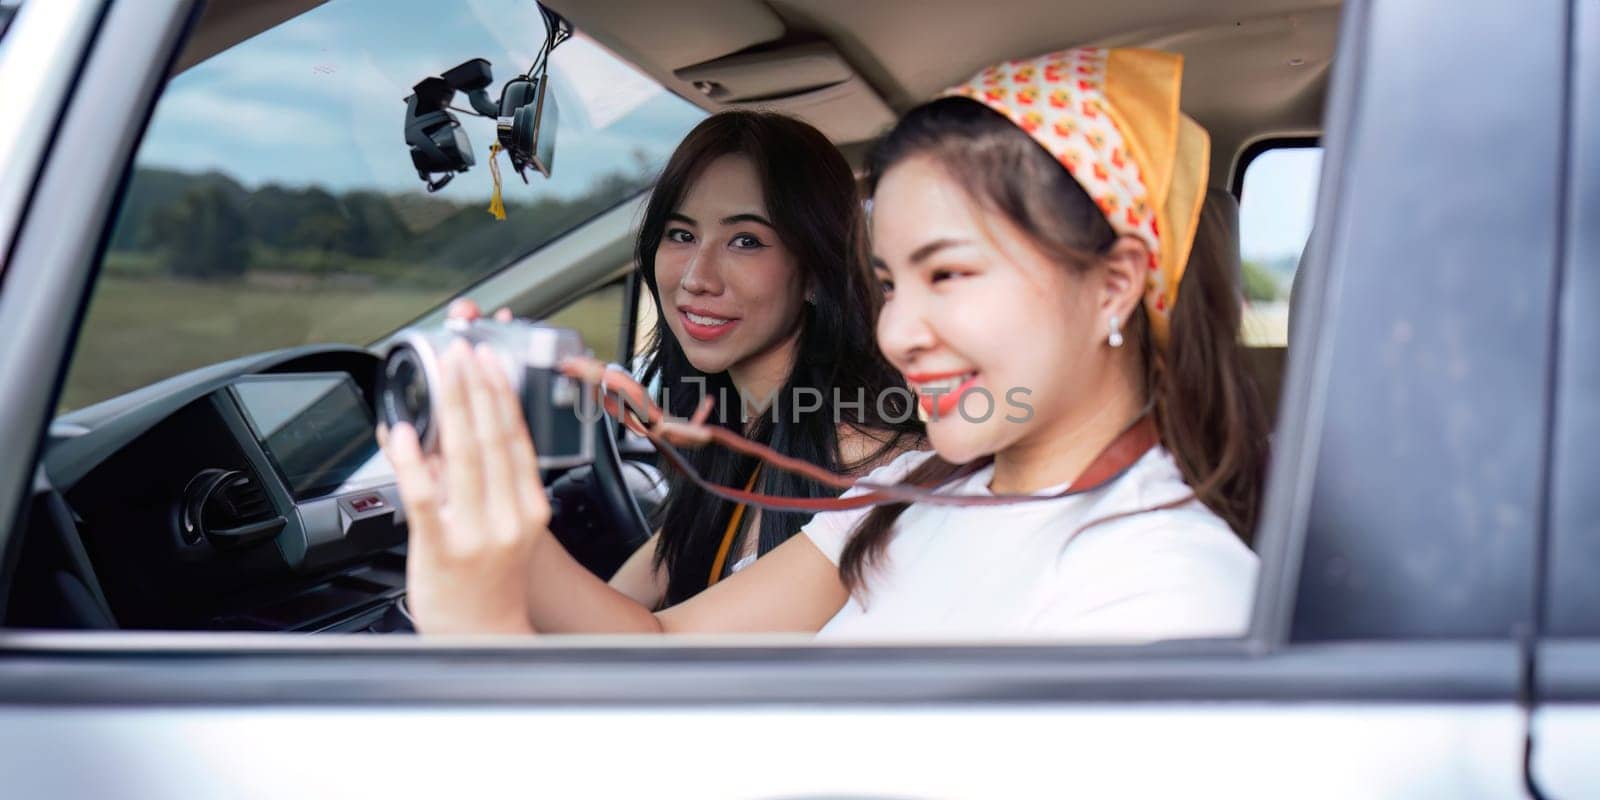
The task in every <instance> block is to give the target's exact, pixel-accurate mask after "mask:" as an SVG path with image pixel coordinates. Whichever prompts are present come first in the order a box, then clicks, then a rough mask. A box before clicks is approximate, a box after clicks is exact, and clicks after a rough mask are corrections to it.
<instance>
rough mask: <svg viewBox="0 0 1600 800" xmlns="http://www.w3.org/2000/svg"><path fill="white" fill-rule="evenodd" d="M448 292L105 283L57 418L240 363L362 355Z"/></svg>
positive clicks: (112, 279)
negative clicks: (332, 348) (265, 356)
mask: <svg viewBox="0 0 1600 800" xmlns="http://www.w3.org/2000/svg"><path fill="white" fill-rule="evenodd" d="M444 294H445V293H444V292H442V291H440V290H437V289H434V290H416V289H372V288H359V287H338V286H327V285H315V284H313V285H307V286H302V287H298V288H286V287H272V286H263V285H256V284H251V283H247V282H234V283H208V282H195V281H186V280H179V279H174V278H164V277H153V278H129V277H122V276H115V275H103V276H101V278H100V280H99V282H98V283H97V284H96V286H95V290H94V297H93V299H92V300H91V301H90V305H89V316H88V320H87V322H86V324H85V326H84V328H83V331H82V333H81V334H80V336H79V339H78V349H77V352H76V353H74V354H73V357H72V366H71V368H70V369H69V371H68V373H67V386H66V390H65V392H64V393H63V394H62V398H61V406H60V409H61V410H62V411H67V410H71V409H74V408H81V407H83V406H86V405H89V404H91V403H94V402H97V401H100V400H104V399H106V398H108V397H112V396H115V395H118V394H121V393H123V392H126V391H128V390H130V389H136V388H138V387H140V386H144V385H146V384H149V383H153V382H155V381H158V380H161V379H162V378H167V377H171V376H173V375H176V374H178V373H180V372H184V371H186V370H190V369H194V368H196V367H202V366H205V365H207V364H214V363H216V362H218V361H225V360H227V359H229V358H234V357H236V356H241V355H246V354H249V353H255V352H260V351H263V350H272V349H276V348H279V347H290V346H293V345H300V344H310V343H319V342H340V343H345V344H357V345H365V344H369V343H370V342H371V341H372V340H374V339H376V338H378V337H380V336H382V335H384V334H386V333H388V332H389V331H390V330H392V329H394V328H395V327H397V326H398V325H400V324H403V323H405V322H406V321H408V320H410V319H412V318H414V317H416V316H417V315H419V314H421V313H423V312H424V311H426V310H428V309H429V308H431V307H432V306H433V305H434V304H436V303H438V302H439V300H440V299H441V298H442V297H443V296H444Z"/></svg>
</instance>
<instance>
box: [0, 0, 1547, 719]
mask: <svg viewBox="0 0 1600 800" xmlns="http://www.w3.org/2000/svg"><path fill="white" fill-rule="evenodd" d="M167 2H168V7H169V9H176V8H178V7H187V6H188V4H187V3H184V2H180V0H167ZM129 7H130V5H129V4H126V3H123V4H120V5H119V8H118V11H117V12H114V13H121V14H128V13H131V12H128V11H127V9H128V8H129ZM1369 12H1370V6H1369V3H1368V2H1367V0H1349V1H1348V3H1347V5H1346V8H1345V11H1344V15H1345V16H1344V20H1345V21H1344V23H1343V24H1342V25H1341V35H1340V41H1339V44H1338V51H1337V52H1338V56H1337V57H1336V58H1335V66H1334V70H1335V79H1334V84H1333V86H1334V88H1333V92H1332V96H1331V98H1330V101H1329V105H1328V123H1327V125H1328V131H1327V133H1326V134H1325V139H1326V141H1327V145H1326V149H1325V157H1324V162H1323V175H1324V178H1325V180H1323V181H1322V183H1321V185H1320V186H1319V190H1318V192H1319V195H1318V219H1319V224H1321V223H1322V222H1324V221H1330V220H1331V221H1333V222H1335V223H1342V222H1343V221H1344V214H1346V213H1347V209H1346V207H1345V206H1344V205H1342V204H1341V202H1340V198H1341V196H1342V195H1341V194H1340V191H1339V189H1340V188H1344V187H1341V186H1340V184H1342V183H1343V179H1344V177H1345V176H1344V175H1343V172H1344V170H1343V169H1342V167H1343V162H1342V159H1343V158H1344V154H1345V150H1346V149H1347V148H1348V147H1349V146H1350V143H1349V139H1350V137H1351V136H1352V135H1353V133H1352V129H1353V128H1354V126H1355V120H1354V117H1355V108H1356V104H1357V100H1358V98H1359V95H1360V81H1359V80H1358V78H1359V72H1360V70H1361V69H1362V67H1363V59H1364V53H1365V48H1366V46H1367V39H1368V38H1369V37H1368V34H1367V31H1366V28H1365V20H1366V16H1367V14H1368V13H1369ZM118 19H121V18H120V17H118ZM150 46H151V45H148V44H147V45H146V47H147V48H149V47H150ZM174 52H175V48H174ZM97 55H99V56H104V55H105V54H104V53H97ZM168 55H169V56H170V53H169V54H168ZM101 60H103V58H102V59H101ZM150 61H151V62H152V63H155V62H158V61H159V59H157V58H156V57H155V54H151V58H150ZM140 63H144V62H141V61H135V62H134V64H135V65H138V64H140ZM121 68H122V69H124V70H128V69H129V65H128V63H127V62H124V63H123V64H122V65H121ZM129 71H136V70H129ZM113 85H114V84H113ZM154 101H155V97H154V95H153V94H152V95H151V96H150V98H149V106H152V107H153V104H154ZM146 111H147V112H148V108H147V109H146ZM100 121H103V120H97V119H91V115H90V114H89V113H88V112H87V111H85V110H82V109H79V110H78V111H77V113H75V114H72V115H71V116H70V117H69V119H68V121H67V123H66V126H65V127H64V135H66V134H70V135H79V134H80V133H82V132H86V131H88V130H90V129H91V126H96V127H97V126H98V123H99V122H100ZM53 156H54V157H53V158H52V160H53V161H55V162H59V163H63V164H64V163H66V159H65V158H63V157H61V155H60V154H53ZM131 161H132V152H131V149H130V151H129V152H128V153H127V154H126V156H125V158H124V163H123V165H122V166H123V167H124V170H123V171H124V175H125V173H126V167H127V165H128V164H131ZM96 167H97V165H88V166H80V167H79V168H78V171H77V172H71V171H67V170H65V169H63V171H62V175H60V176H58V179H57V180H56V181H54V182H53V183H52V184H51V188H52V190H53V191H55V192H57V193H60V192H64V191H65V190H66V188H67V187H68V186H71V188H72V191H73V192H76V193H81V192H84V191H93V190H94V189H96V188H97V187H100V188H104V187H107V186H111V187H113V188H114V186H115V185H116V175H115V174H114V173H106V174H100V175H96V174H94V173H93V169H94V168H96ZM99 168H101V169H104V168H103V166H101V167H99ZM86 176H87V177H88V178H95V180H84V181H83V182H80V183H76V184H67V183H66V182H65V180H66V179H67V178H77V179H84V178H86ZM1329 176H1334V177H1335V179H1334V180H1327V179H1326V178H1328V177H1329ZM51 196H56V195H51ZM79 222H80V224H87V223H93V222H95V218H91V219H87V220H80V221H79ZM108 224H109V221H108V219H106V217H105V215H100V216H99V217H98V225H99V226H100V227H102V228H105V227H108ZM1336 238H1337V237H1325V238H1324V239H1323V240H1322V241H1321V242H1320V243H1319V244H1318V245H1317V246H1316V247H1315V248H1314V249H1313V254H1312V259H1313V260H1312V262H1311V263H1312V264H1316V265H1319V266H1317V267H1316V268H1315V269H1313V270H1312V272H1311V275H1310V276H1308V277H1311V278H1312V280H1311V282H1310V283H1309V284H1308V286H1309V288H1310V289H1311V291H1312V295H1311V297H1310V298H1309V302H1308V303H1307V304H1306V307H1307V308H1308V309H1312V310H1310V311H1308V312H1307V313H1308V314H1310V315H1311V319H1310V321H1309V322H1308V326H1309V328H1310V329H1312V330H1320V329H1321V328H1322V327H1323V326H1324V325H1326V324H1329V323H1328V321H1327V320H1328V317H1329V311H1330V310H1331V309H1332V307H1333V306H1334V305H1335V302H1336V301H1335V300H1334V299H1330V298H1329V296H1328V294H1329V293H1328V292H1327V288H1328V285H1329V284H1330V283H1333V282H1334V281H1335V280H1336V277H1337V276H1336V274H1335V273H1334V267H1332V266H1329V267H1326V268H1325V267H1322V266H1320V265H1323V264H1330V263H1331V262H1333V261H1334V258H1333V255H1334V254H1335V247H1334V242H1335V240H1336ZM102 246H103V242H102ZM95 255H98V254H94V253H92V254H91V256H95ZM90 261H91V262H93V263H97V260H96V259H93V258H91V259H90ZM93 263H85V262H84V261H82V260H79V261H77V262H74V263H72V264H70V267H71V268H72V269H75V270H79V271H80V276H81V274H82V273H84V272H92V269H93ZM90 288H91V287H89V286H87V285H85V286H83V287H82V294H80V297H79V300H80V307H79V312H80V317H81V300H82V299H83V297H86V293H87V292H88V291H89V289H90ZM636 296H637V292H636ZM79 323H81V318H80V319H78V320H76V321H74V322H73V324H79ZM1326 338H1328V337H1322V336H1316V337H1314V338H1312V339H1308V340H1306V341H1307V343H1306V344H1303V345H1300V346H1299V347H1298V348H1297V351H1298V355H1300V356H1301V357H1299V358H1292V360H1291V366H1290V371H1289V376H1288V380H1287V383H1288V384H1289V386H1288V389H1287V395H1286V396H1287V400H1286V405H1285V408H1286V410H1287V412H1288V413H1286V415H1285V418H1284V421H1283V422H1282V423H1281V425H1280V428H1279V431H1278V433H1277V439H1276V443H1277V444H1278V446H1279V447H1280V448H1281V449H1280V450H1279V456H1278V457H1277V458H1276V459H1275V461H1274V464H1273V466H1272V475H1271V479H1270V481H1269V484H1268V496H1267V505H1266V508H1265V509H1264V511H1263V515H1262V518H1263V521H1264V522H1263V525H1264V527H1263V528H1262V529H1259V530H1258V541H1259V542H1260V548H1261V549H1260V552H1261V556H1262V565H1263V567H1262V580H1261V583H1260V584H1258V588H1257V600H1256V607H1255V612H1254V616H1253V620H1252V624H1251V628H1250V631H1249V633H1248V635H1247V636H1245V637H1243V638H1239V639H1227V640H1186V641H1174V642H1165V643H1158V644H1155V645H1142V646H1136V647H1096V646H1078V645H1052V644H1027V645H998V644H976V645H961V646H958V647H957V646H923V647H905V646H892V647H873V646H865V647H854V646H838V645H813V644H810V643H805V644H802V645H796V644H794V642H793V639H792V638H791V639H783V638H774V639H753V640H743V641H741V644H740V645H739V646H736V647H735V646H729V645H728V644H727V643H726V640H720V641H719V640H715V639H711V640H706V639H699V638H691V639H681V640H676V641H672V642H661V641H652V642H648V643H647V642H644V641H642V640H639V639H635V638H628V639H626V640H613V641H606V642H601V641H597V640H595V639H592V638H585V639H564V640H562V641H551V640H540V639H530V640H528V641H526V642H517V643H514V644H508V643H505V642H492V641H484V640H468V639H456V640H430V641H418V640H413V639H407V640H403V641H396V640H394V639H393V638H390V639H386V640H385V639H383V637H367V638H360V637H323V638H317V639H307V638H300V637H283V636H266V637H263V636H257V635H230V634H200V635H193V634H191V635H185V634H162V633H148V634H146V633H121V634H117V635H115V636H112V637H105V636H100V635H96V634H92V633H91V634H83V633H64V632H42V633H32V632H16V631H6V632H0V650H5V651H8V653H7V656H8V657H7V658H6V659H0V677H3V679H0V699H4V700H6V701H18V702H32V703H38V702H54V703H90V704H94V703H118V702H128V701H129V699H130V698H133V699H134V700H136V701H151V702H178V703H183V702H194V703H201V704H227V703H241V702H243V703H267V704H284V703H293V702H302V703H303V702H331V703H345V704H349V703H380V702H387V701H390V700H395V699H399V700H403V701H410V702H430V701H431V702H436V701H445V702H454V701H460V702H469V703H491V702H504V701H505V700H507V699H508V698H509V699H511V700H513V701H515V700H525V701H528V702H548V703H573V702H639V703H648V704H663V703H684V702H691V703H692V702H698V701H700V700H705V701H707V702H734V703H771V702H773V701H774V700H781V701H791V702H800V701H805V700H807V699H816V698H829V699H840V698H843V699H845V700H847V701H852V700H853V701H857V702H865V703H928V702H1008V701H1016V700H1020V699H1029V700H1035V699H1039V700H1046V701H1050V700H1054V701H1107V700H1123V699H1126V700H1149V699H1155V698H1171V699H1183V700H1193V699H1225V700H1305V699H1313V698H1326V699H1330V700H1345V701H1349V700H1352V699H1357V698H1373V699H1389V700H1395V699H1416V698H1439V699H1447V700H1463V699H1465V700H1469V701H1473V700H1476V701H1487V700H1504V699H1507V698H1510V697H1512V696H1514V692H1515V691H1516V680H1517V676H1518V675H1519V672H1518V664H1519V661H1518V652H1517V651H1516V650H1515V648H1514V647H1513V645H1512V644H1511V643H1509V642H1481V641H1468V642H1453V641H1445V642H1412V641H1399V642H1389V643H1381V642H1380V643H1349V644H1346V645H1339V644H1326V643H1324V644H1319V645H1301V644H1294V645H1291V644H1289V630H1288V625H1289V618H1290V615H1291V614H1292V612H1293V606H1294V602H1293V600H1294V599H1295V597H1296V590H1297V587H1296V579H1297V577H1298V570H1299V567H1300V561H1299V556H1300V555H1301V553H1300V550H1299V548H1300V547H1301V546H1303V538H1304V532H1305V525H1306V521H1307V517H1308V515H1309V513H1310V511H1309V506H1308V503H1307V502H1306V500H1307V498H1308V492H1309V477H1311V476H1312V475H1314V472H1315V469H1316V463H1315V455H1316V448H1317V446H1318V441H1317V435H1316V434H1317V431H1316V429H1315V427H1314V425H1313V423H1314V422H1316V421H1317V420H1316V416H1315V415H1316V414H1317V413H1318V412H1319V409H1317V408H1316V407H1315V405H1314V404H1315V403H1316V402H1318V400H1319V390H1321V389H1323V388H1325V386H1326V381H1327V379H1328V376H1327V365H1326V360H1327V357H1328V353H1327V346H1325V345H1321V346H1319V345H1318V344H1317V342H1319V341H1322V340H1325V339H1326ZM62 358H63V359H64V356H63V357H62ZM65 367H66V364H65V362H64V360H62V361H60V362H59V363H58V369H59V370H60V371H61V373H62V374H63V375H64V371H65ZM58 380H59V376H58ZM4 405H5V403H4V402H3V401H0V410H3V408H4ZM41 413H42V412H41ZM34 422H35V423H36V425H35V426H34V427H32V428H27V429H25V430H33V431H36V433H37V434H38V435H39V436H40V437H42V432H43V428H44V422H45V421H44V420H43V419H42V418H39V419H35V420H34ZM29 463H31V461H30V462H29ZM1308 471H1309V472H1308ZM0 535H9V531H0ZM683 644H691V645H694V646H690V647H685V646H681V645H683ZM742 670H747V671H748V672H747V673H746V672H741V671H742ZM441 671H444V672H445V674H450V675H451V676H452V678H453V679H452V680H450V681H440V680H438V677H439V675H440V674H441ZM730 671H731V673H733V674H740V675H741V676H742V677H748V679H747V680H740V681H733V682H729V681H727V680H726V677H727V676H728V675H729V674H730ZM1440 674H1447V675H1450V676H1452V677H1451V679H1450V680H1448V681H1439V680H1438V679H1437V676H1438V675H1440ZM455 678H460V679H461V680H455Z"/></svg>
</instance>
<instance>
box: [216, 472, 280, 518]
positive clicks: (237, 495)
mask: <svg viewBox="0 0 1600 800" xmlns="http://www.w3.org/2000/svg"><path fill="white" fill-rule="evenodd" d="M273 516H276V515H275V514H273V513H272V503H271V502H270V501H268V500H267V492H266V490H265V489H262V488H261V484H260V483H259V482H257V481H256V479H255V476H253V475H251V474H250V473H248V472H235V473H230V474H229V476H228V477H226V478H224V479H223V480H222V482H221V483H220V484H219V485H218V486H217V488H216V490H215V491H213V492H212V493H211V498H210V501H209V502H208V503H207V504H206V506H205V508H204V509H203V510H202V519H204V520H205V521H206V524H207V525H209V526H213V527H225V528H231V527H234V526H236V525H243V524H244V523H247V522H260V521H261V520H264V519H268V518H270V517H273Z"/></svg>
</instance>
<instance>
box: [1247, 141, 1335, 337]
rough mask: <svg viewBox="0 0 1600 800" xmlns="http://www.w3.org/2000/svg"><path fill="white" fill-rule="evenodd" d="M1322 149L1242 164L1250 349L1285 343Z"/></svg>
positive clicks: (1270, 154)
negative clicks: (1291, 296) (1291, 297)
mask: <svg viewBox="0 0 1600 800" xmlns="http://www.w3.org/2000/svg"><path fill="white" fill-rule="evenodd" d="M1321 171H1322V148H1321V147H1278V148H1273V149H1270V150H1267V151H1265V152H1262V153H1260V154H1259V155H1257V156H1256V157H1255V158H1252V159H1250V160H1249V161H1247V162H1246V163H1245V172H1244V184H1243V189H1242V191H1241V194H1240V197H1239V254H1240V256H1241V257H1242V258H1243V260H1244V275H1243V284H1244V297H1245V308H1244V322H1243V330H1242V331H1240V334H1241V335H1242V337H1243V339H1244V342H1245V344H1246V345H1248V346H1250V347H1284V346H1286V345H1287V344H1288V342H1289V314H1290V305H1289V298H1290V293H1291V290H1292V289H1293V288H1294V276H1295V271H1296V270H1297V269H1298V268H1299V266H1300V256H1301V254H1302V253H1303V252H1304V251H1305V245H1306V239H1307V238H1308V237H1309V236H1310V234H1311V219H1312V214H1313V213H1314V212H1315V211H1316V200H1317V179H1318V176H1319V175H1320V174H1321Z"/></svg>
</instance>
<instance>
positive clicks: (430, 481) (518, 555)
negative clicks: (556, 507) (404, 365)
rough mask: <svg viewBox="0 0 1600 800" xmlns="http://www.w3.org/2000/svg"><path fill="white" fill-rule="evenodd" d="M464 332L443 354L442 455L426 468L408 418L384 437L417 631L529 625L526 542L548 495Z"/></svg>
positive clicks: (500, 387)
mask: <svg viewBox="0 0 1600 800" xmlns="http://www.w3.org/2000/svg"><path fill="white" fill-rule="evenodd" d="M495 358H496V356H494V355H493V354H492V353H491V352H489V351H488V350H486V349H481V350H478V351H476V352H474V351H473V349H472V348H470V347H468V345H467V343H466V342H465V341H463V340H457V341H455V342H454V343H452V344H451V345H450V347H449V348H448V349H447V351H446V352H445V353H444V355H443V358H442V359H441V365H440V367H441V372H442V376H441V385H440V386H439V389H438V391H437V392H436V393H435V395H434V419H435V421H436V424H437V425H438V426H439V428H438V432H439V444H440V455H439V456H438V459H437V463H436V464H435V465H433V466H432V467H430V464H429V463H428V460H425V459H424V457H423V454H422V448H421V446H420V445H419V443H418V441H417V433H416V431H415V430H414V429H413V428H412V427H411V426H410V425H405V424H401V425H396V426H395V427H394V429H393V430H390V431H387V432H386V434H387V435H386V436H385V437H384V438H383V440H382V441H383V442H384V453H385V454H386V455H387V456H388V457H389V461H390V463H391V464H393V465H394V470H395V480H396V482H397V483H398V485H399V489H400V499H401V502H403V503H404V504H405V509H406V521H407V524H408V526H409V529H410V545H409V548H408V554H407V560H406V587H407V588H406V591H407V605H408V606H409V608H410V610H411V615H412V617H413V618H414V619H415V620H416V623H417V629H418V630H419V631H422V632H425V633H529V632H532V630H533V628H532V625H531V624H530V623H529V621H528V611H527V608H528V605H527V604H528V581H529V576H530V574H531V569H530V565H531V561H532V557H533V549H534V545H535V543H536V542H537V541H538V540H539V537H541V536H546V535H549V529H548V526H549V523H550V504H549V501H548V500H547V498H546V497H545V493H544V486H543V484H542V483H541V482H540V480H539V467H538V459H537V456H536V455H535V453H534V450H533V440H532V438H531V437H530V436H529V434H528V429H527V424H526V422H525V421H524V420H523V418H522V411H521V406H520V403H519V402H518V399H517V397H516V395H515V394H514V393H513V392H512V390H511V385H510V383H509V382H508V381H507V379H506V377H505V373H504V372H502V371H501V369H500V367H499V365H498V364H497V363H496V361H495Z"/></svg>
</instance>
